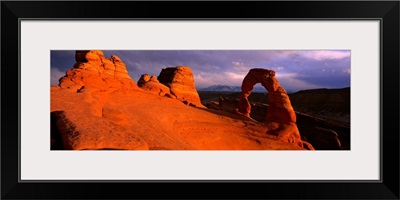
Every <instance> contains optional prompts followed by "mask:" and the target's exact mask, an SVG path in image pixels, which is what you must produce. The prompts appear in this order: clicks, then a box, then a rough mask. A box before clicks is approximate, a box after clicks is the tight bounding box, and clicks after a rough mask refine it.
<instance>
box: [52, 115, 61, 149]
mask: <svg viewBox="0 0 400 200" xmlns="http://www.w3.org/2000/svg"><path fill="white" fill-rule="evenodd" d="M55 112H57V111H54V112H51V113H50V150H64V146H63V143H62V138H61V135H60V132H59V131H58V128H57V118H56V115H55Z"/></svg>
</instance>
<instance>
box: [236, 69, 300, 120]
mask: <svg viewBox="0 0 400 200" xmlns="http://www.w3.org/2000/svg"><path fill="white" fill-rule="evenodd" d="M257 83H261V85H262V86H264V87H265V89H266V90H267V91H268V93H269V107H268V112H267V116H266V121H271V122H278V123H283V124H291V123H295V122H296V114H295V112H294V109H293V107H292V104H291V103H290V99H289V96H288V95H287V93H286V90H285V89H284V88H282V87H281V86H280V85H279V82H278V80H277V79H276V78H275V71H273V70H268V69H260V68H256V69H251V70H250V71H249V73H248V74H247V75H246V76H245V78H244V79H243V83H242V95H241V98H240V100H239V105H238V111H239V112H240V113H242V114H244V115H246V116H250V111H251V105H250V103H249V100H248V96H249V95H250V94H251V91H252V90H253V86H254V85H255V84H257Z"/></svg>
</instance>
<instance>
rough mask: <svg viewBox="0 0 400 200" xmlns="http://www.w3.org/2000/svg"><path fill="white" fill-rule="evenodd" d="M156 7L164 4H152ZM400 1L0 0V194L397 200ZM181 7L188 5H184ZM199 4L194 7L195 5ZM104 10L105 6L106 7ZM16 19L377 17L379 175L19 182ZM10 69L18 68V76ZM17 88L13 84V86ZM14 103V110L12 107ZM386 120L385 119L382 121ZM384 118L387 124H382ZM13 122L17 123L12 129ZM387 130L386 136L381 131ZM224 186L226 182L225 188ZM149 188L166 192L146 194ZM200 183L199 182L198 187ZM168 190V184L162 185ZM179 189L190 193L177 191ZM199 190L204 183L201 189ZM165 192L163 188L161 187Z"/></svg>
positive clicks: (6, 196)
mask: <svg viewBox="0 0 400 200" xmlns="http://www.w3.org/2000/svg"><path fill="white" fill-rule="evenodd" d="M156 5H157V7H158V6H160V7H164V8H168V10H167V9H165V11H162V12H159V11H156V10H154V9H153V8H154V6H156ZM399 7H400V6H399V2H397V1H352V2H343V1H336V2H333V1H284V2H276V1H257V2H239V1H232V2H166V1H162V2H138V1H136V2H135V1H125V2H122V1H120V2H105V1H100V2H95V1H92V2H89V1H87V2H78V1H75V2H67V1H59V2H53V1H29V2H28V1H25V2H24V1H14V2H13V1H2V2H1V18H2V19H1V28H2V31H1V44H2V48H1V50H2V51H1V91H2V92H1V96H2V98H1V105H2V106H1V121H2V123H1V163H2V164H1V198H3V199H83V198H85V199H86V198H90V199H91V198H96V199H100V198H101V199H105V198H112V199H120V198H140V199H149V198H152V199H153V198H185V199H186V198H190V199H193V198H196V199H197V198H229V199H233V198H235V199H236V198H245V199H249V198H271V199H297V198H301V199H303V198H307V199H353V198H357V199H360V198H361V199H399V66H400V65H399V55H400V54H399ZM181 8H186V9H184V10H182V9H181ZM193 8H196V9H193ZM103 11H105V12H103ZM21 19H45V20H46V19H58V20H60V19H62V20H71V19H72V20H80V19H94V20H96V19H97V20H98V19H113V20H121V19H122V20H123V19H135V20H151V19H164V20H166V19H168V20H171V19H173V20H233V19H237V20H269V19H280V20H282V19H283V20H285V19H312V20H318V19H324V20H325V19H336V20H348V19H361V20H363V19H379V20H381V75H380V76H381V80H380V81H381V85H380V89H381V91H380V92H381V97H380V102H381V105H380V106H381V114H382V115H381V119H380V123H381V136H382V137H381V148H382V156H381V175H383V176H381V177H382V180H381V181H379V182H375V181H374V182H370V181H356V182H333V181H330V182H318V181H315V182H307V181H278V182H267V181H241V182H237V181H236V182H235V181H233V182H232V181H144V182H131V181H130V182H106V183H104V182H103V183H98V182H96V181H82V182H78V181H73V182H68V181H59V182H58V181H57V183H55V182H54V183H48V182H47V183H39V182H25V181H24V182H19V181H18V180H19V178H20V177H19V166H18V163H19V140H18V139H19V138H18V133H17V131H16V130H18V132H20V126H19V121H20V119H19V114H20V98H21V97H20V86H19V83H20V75H19V62H20V60H19V55H20V43H19V42H20V41H19V31H20V29H19V28H20V27H19V24H20V20H21ZM9 74H14V75H16V74H18V82H17V81H16V80H17V79H15V78H13V77H12V76H10V75H9ZM17 86H18V88H15V87H17ZM17 110H18V112H16V111H17ZM383 119H385V121H383ZM383 122H384V123H383ZM16 127H18V128H16ZM384 132H386V134H385V135H384V137H383V133H384ZM222 186H224V187H222ZM148 187H151V188H154V189H156V190H160V191H163V192H154V193H151V194H149V193H147V192H145V191H146V190H145V189H146V188H148ZM200 188H201V189H200ZM166 189H168V190H166ZM179 190H184V191H186V192H188V193H189V195H187V193H181V192H179ZM199 190H201V191H200V192H199ZM165 191H167V192H165Z"/></svg>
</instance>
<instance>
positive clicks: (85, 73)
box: [59, 50, 138, 91]
mask: <svg viewBox="0 0 400 200" xmlns="http://www.w3.org/2000/svg"><path fill="white" fill-rule="evenodd" d="M75 60H76V63H75V65H74V67H73V69H71V70H68V71H67V72H66V75H65V76H63V77H61V78H60V81H59V86H60V87H61V88H68V89H72V90H74V91H78V90H79V89H81V88H82V87H84V88H86V89H87V88H92V89H93V88H96V89H102V90H104V89H108V88H114V89H137V88H138V87H137V85H136V84H135V83H134V82H133V80H132V78H131V77H130V76H129V74H128V71H127V70H126V67H125V64H124V63H123V62H122V61H121V59H120V58H118V57H117V56H115V55H113V56H111V58H110V59H108V58H105V57H104V53H103V52H102V51H98V50H92V51H76V53H75Z"/></svg>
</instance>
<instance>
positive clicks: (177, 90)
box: [158, 66, 204, 107]
mask: <svg viewBox="0 0 400 200" xmlns="http://www.w3.org/2000/svg"><path fill="white" fill-rule="evenodd" d="M158 80H159V81H160V83H162V84H164V85H166V86H168V87H169V88H170V89H171V94H173V95H175V96H176V98H177V99H179V100H181V101H183V102H186V103H187V104H191V105H195V106H197V107H204V106H203V105H202V104H201V101H200V97H199V94H198V93H197V90H196V86H195V84H194V77H193V72H192V70H191V69H190V68H189V67H187V66H177V67H168V68H166V69H162V71H161V73H160V75H159V76H158Z"/></svg>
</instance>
